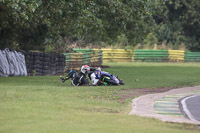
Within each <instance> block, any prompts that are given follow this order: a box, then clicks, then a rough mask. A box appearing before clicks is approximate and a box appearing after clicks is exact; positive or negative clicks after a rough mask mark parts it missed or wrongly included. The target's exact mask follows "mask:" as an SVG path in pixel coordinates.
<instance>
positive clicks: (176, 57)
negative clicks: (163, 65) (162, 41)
mask: <svg viewBox="0 0 200 133" xmlns="http://www.w3.org/2000/svg"><path fill="white" fill-rule="evenodd" d="M168 53H169V57H168V59H169V61H170V62H183V61H184V51H183V50H168Z"/></svg>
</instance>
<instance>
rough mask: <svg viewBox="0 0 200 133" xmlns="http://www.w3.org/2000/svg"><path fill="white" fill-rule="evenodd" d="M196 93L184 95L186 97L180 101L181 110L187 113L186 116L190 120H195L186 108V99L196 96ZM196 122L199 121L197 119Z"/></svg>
mask: <svg viewBox="0 0 200 133" xmlns="http://www.w3.org/2000/svg"><path fill="white" fill-rule="evenodd" d="M196 96H197V95H193V96H189V97H186V98H184V99H183V100H182V101H181V104H182V106H183V111H184V112H185V113H186V114H187V116H188V117H189V119H190V120H192V121H197V120H196V119H195V118H194V116H193V115H192V114H191V113H190V111H189V110H188V107H187V105H186V103H185V102H186V101H187V100H188V99H190V98H193V97H196ZM197 122H199V121H197Z"/></svg>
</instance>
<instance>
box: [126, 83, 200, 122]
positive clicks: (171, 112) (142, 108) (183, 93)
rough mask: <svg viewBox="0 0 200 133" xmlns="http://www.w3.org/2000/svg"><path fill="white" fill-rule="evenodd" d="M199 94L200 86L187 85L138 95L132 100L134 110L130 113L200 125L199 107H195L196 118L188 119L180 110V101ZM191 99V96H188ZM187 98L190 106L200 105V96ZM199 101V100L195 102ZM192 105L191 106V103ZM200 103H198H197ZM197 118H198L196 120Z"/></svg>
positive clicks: (166, 120) (186, 101)
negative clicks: (161, 91) (162, 91)
mask: <svg viewBox="0 0 200 133" xmlns="http://www.w3.org/2000/svg"><path fill="white" fill-rule="evenodd" d="M193 95H199V96H200V86H195V87H185V88H179V89H174V90H170V91H167V92H164V93H156V94H148V95H143V96H140V97H137V98H135V99H133V100H132V110H131V112H130V113H129V114H130V115H138V116H143V117H151V118H157V119H160V120H161V121H165V122H177V123H190V124H197V125H200V121H198V119H199V114H198V113H199V112H200V111H199V108H198V109H197V108H195V109H193V110H194V111H191V112H193V114H196V115H197V118H195V120H191V119H188V118H187V117H185V115H184V114H183V113H182V111H181V110H180V104H179V101H182V100H183V99H184V98H187V97H189V96H193ZM188 99H190V98H188ZM188 99H187V100H185V103H187V104H188V106H187V105H186V104H185V105H186V106H187V107H188V108H193V107H192V106H195V107H197V106H198V107H200V106H199V104H200V102H199V101H198V100H199V97H198V99H196V98H195V99H193V98H192V99H190V100H188ZM194 100H195V101H197V102H194ZM191 103H192V104H193V105H191V107H190V104H191ZM195 103H196V104H198V105H196V104H195ZM194 104H195V105H194ZM196 119H197V120H196Z"/></svg>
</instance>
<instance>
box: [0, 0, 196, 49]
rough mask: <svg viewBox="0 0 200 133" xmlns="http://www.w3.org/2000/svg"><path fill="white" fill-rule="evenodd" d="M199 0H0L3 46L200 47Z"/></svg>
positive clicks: (1, 45)
mask: <svg viewBox="0 0 200 133" xmlns="http://www.w3.org/2000/svg"><path fill="white" fill-rule="evenodd" d="M199 18H200V1H198V0H48V1H47V0H31V1H30V0H0V48H5V47H8V48H14V49H23V50H41V51H44V50H54V51H57V52H63V49H66V48H68V47H69V46H70V45H71V44H77V45H78V46H81V47H86V46H88V45H92V46H101V47H102V46H117V47H123V48H124V47H127V48H133V47H135V46H137V45H138V44H140V47H141V48H142V47H143V46H145V45H149V46H152V45H154V44H157V45H158V46H159V45H162V44H163V43H165V44H166V45H168V46H172V47H173V48H177V47H179V46H180V45H182V44H184V46H185V47H186V49H188V50H190V51H200V21H199Z"/></svg>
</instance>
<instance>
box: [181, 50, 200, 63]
mask: <svg viewBox="0 0 200 133" xmlns="http://www.w3.org/2000/svg"><path fill="white" fill-rule="evenodd" d="M184 58H185V62H200V52H185V57H184Z"/></svg>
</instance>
